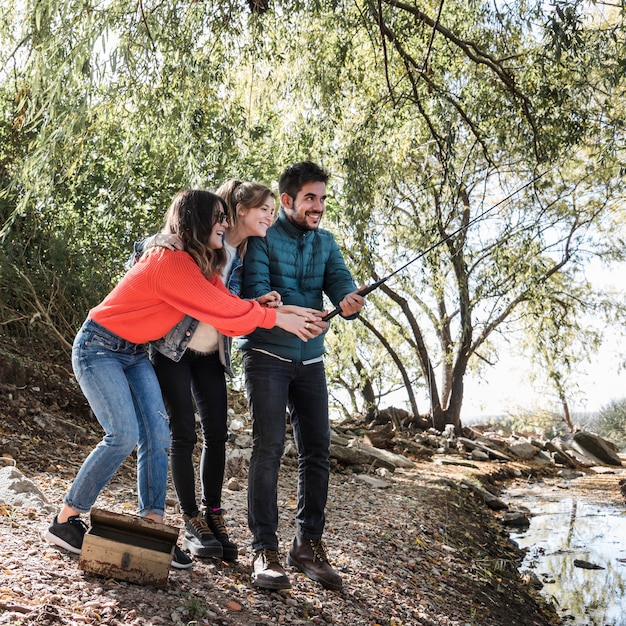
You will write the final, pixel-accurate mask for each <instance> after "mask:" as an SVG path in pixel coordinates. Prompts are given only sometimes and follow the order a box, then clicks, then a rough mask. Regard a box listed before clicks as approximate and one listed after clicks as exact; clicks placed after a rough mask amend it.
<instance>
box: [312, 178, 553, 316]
mask: <svg viewBox="0 0 626 626" xmlns="http://www.w3.org/2000/svg"><path fill="white" fill-rule="evenodd" d="M548 171H549V170H546V171H545V172H543V173H542V174H539V175H537V176H535V178H533V179H532V180H531V181H529V182H527V183H526V184H525V185H522V186H521V187H519V188H518V189H516V190H515V191H513V192H511V193H510V194H509V195H508V196H506V198H503V199H502V200H500V202H497V203H496V204H494V205H493V206H491V207H489V208H488V209H486V210H485V211H483V212H482V213H480V214H479V215H477V216H476V217H474V218H472V219H471V220H470V221H469V222H467V224H465V226H461V227H460V228H457V229H456V230H455V231H453V232H451V233H450V234H449V235H446V236H445V237H444V238H443V239H441V240H440V241H438V242H437V243H434V244H433V245H432V246H430V247H428V248H426V250H423V251H422V252H420V253H419V254H418V255H417V256H416V257H414V258H412V259H411V260H410V261H407V262H406V263H405V264H404V265H402V266H401V267H399V268H398V269H396V270H394V271H393V272H391V274H389V275H387V276H385V277H384V278H381V279H380V280H377V281H376V282H375V283H372V284H371V285H367V286H366V287H363V289H359V291H357V293H358V294H359V295H360V296H366V295H367V294H368V293H371V292H372V291H374V289H378V288H379V287H380V286H381V285H382V284H383V283H386V282H387V281H388V280H389V279H390V278H392V277H393V276H395V275H396V274H398V273H399V272H401V271H402V270H403V269H405V268H407V267H408V266H409V265H411V264H412V263H415V261H417V260H418V259H421V258H422V257H423V256H425V255H427V254H428V253H429V252H432V251H433V250H434V249H435V248H437V247H438V246H440V245H441V244H442V243H445V242H446V241H448V240H449V239H451V238H452V237H454V236H455V235H458V234H459V233H460V232H462V231H464V230H465V229H466V228H469V227H470V226H471V225H472V224H474V223H475V222H477V221H478V220H479V219H481V218H483V217H484V216H485V215H487V213H489V212H491V211H493V210H494V209H495V208H497V207H499V206H500V205H502V204H504V203H505V202H508V201H509V200H510V199H511V198H512V197H513V196H515V195H517V194H518V193H519V192H520V191H523V190H524V189H526V187H530V186H531V185H534V184H535V183H536V182H537V181H538V180H539V179H540V178H542V177H543V176H545V175H546V173H547V172H548ZM340 313H341V307H339V306H338V307H336V308H334V309H333V310H332V311H331V312H330V313H327V314H326V315H324V317H322V320H323V321H324V322H327V321H328V320H330V319H332V318H333V317H335V316H336V315H339V314H340Z"/></svg>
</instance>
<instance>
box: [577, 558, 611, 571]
mask: <svg viewBox="0 0 626 626" xmlns="http://www.w3.org/2000/svg"><path fill="white" fill-rule="evenodd" d="M574 567H580V568H582V569H606V568H604V567H602V565H597V564H596V563H590V562H589V561H581V560H580V559H574Z"/></svg>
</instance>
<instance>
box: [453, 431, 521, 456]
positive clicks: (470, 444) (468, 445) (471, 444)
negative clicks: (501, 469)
mask: <svg viewBox="0 0 626 626" xmlns="http://www.w3.org/2000/svg"><path fill="white" fill-rule="evenodd" d="M457 443H458V444H461V445H462V446H463V447H464V448H465V449H466V450H468V451H470V452H473V451H474V450H482V451H483V452H485V453H486V454H488V455H489V457H490V458H495V459H499V460H500V461H510V460H511V457H510V456H509V455H508V454H504V453H503V452H500V451H499V450H494V449H493V448H489V447H488V446H486V445H483V444H482V443H479V442H478V441H474V440H472V439H466V438H465V437H459V438H458V439H457Z"/></svg>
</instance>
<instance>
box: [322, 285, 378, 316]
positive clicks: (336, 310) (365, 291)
mask: <svg viewBox="0 0 626 626" xmlns="http://www.w3.org/2000/svg"><path fill="white" fill-rule="evenodd" d="M385 280H386V279H383V280H377V281H376V282H375V283H372V284H371V285H367V286H366V287H363V288H362V289H359V290H358V291H357V293H358V294H359V295H360V296H366V295H367V294H368V293H371V292H372V291H374V289H377V288H378V287H380V286H381V285H382V284H383V283H384V282H385ZM340 313H341V307H339V306H338V307H335V308H334V309H333V310H332V311H331V312H330V313H326V315H324V317H323V318H322V321H323V322H327V321H328V320H331V319H332V318H333V317H335V316H336V315H339V314H340Z"/></svg>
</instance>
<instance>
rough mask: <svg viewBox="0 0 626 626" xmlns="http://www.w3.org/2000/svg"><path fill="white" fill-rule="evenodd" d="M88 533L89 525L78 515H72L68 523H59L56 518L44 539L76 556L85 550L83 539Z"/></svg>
mask: <svg viewBox="0 0 626 626" xmlns="http://www.w3.org/2000/svg"><path fill="white" fill-rule="evenodd" d="M86 532H87V524H85V522H83V520H82V519H80V516H78V515H72V517H69V518H68V520H67V522H62V523H61V522H59V521H58V520H57V516H56V515H55V516H54V520H53V522H52V524H50V526H49V528H48V530H47V531H46V533H45V535H44V536H43V538H44V539H45V540H46V541H48V542H50V543H53V544H54V545H55V546H59V547H61V548H65V549H66V550H69V551H70V552H73V553H74V554H80V551H81V550H82V548H83V539H84V537H85V533H86Z"/></svg>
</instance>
